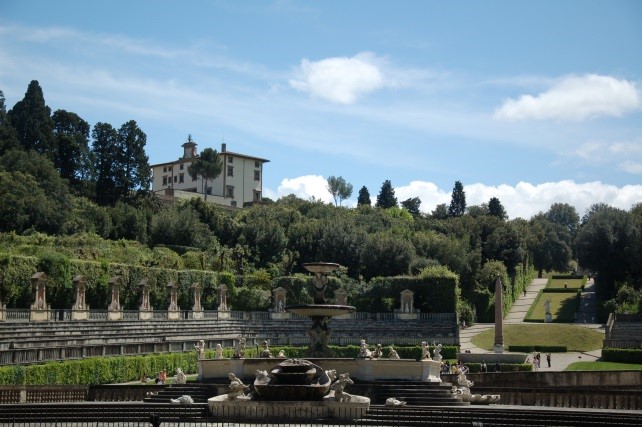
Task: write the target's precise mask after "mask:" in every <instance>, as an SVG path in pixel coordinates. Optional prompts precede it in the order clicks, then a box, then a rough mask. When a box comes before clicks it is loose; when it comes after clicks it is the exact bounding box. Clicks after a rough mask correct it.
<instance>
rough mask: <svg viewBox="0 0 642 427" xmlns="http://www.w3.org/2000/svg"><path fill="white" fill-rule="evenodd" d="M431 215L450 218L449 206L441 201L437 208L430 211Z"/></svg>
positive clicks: (437, 217)
mask: <svg viewBox="0 0 642 427" xmlns="http://www.w3.org/2000/svg"><path fill="white" fill-rule="evenodd" d="M430 216H432V217H433V218H435V219H446V218H448V207H447V206H446V204H445V203H441V204H439V205H437V206H435V209H434V210H433V211H432V212H430Z"/></svg>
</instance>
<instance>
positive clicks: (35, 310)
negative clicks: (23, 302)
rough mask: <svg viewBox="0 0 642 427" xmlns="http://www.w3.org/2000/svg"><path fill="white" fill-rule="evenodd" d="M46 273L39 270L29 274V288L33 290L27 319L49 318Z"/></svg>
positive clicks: (49, 308) (39, 319)
mask: <svg viewBox="0 0 642 427" xmlns="http://www.w3.org/2000/svg"><path fill="white" fill-rule="evenodd" d="M46 286H47V275H46V274H45V273H44V272H42V271H39V272H38V273H36V274H34V275H33V276H31V289H32V292H33V299H34V301H33V303H32V304H31V310H30V311H29V321H36V322H38V321H43V320H45V321H46V320H49V311H50V310H51V306H50V305H49V304H47V292H46Z"/></svg>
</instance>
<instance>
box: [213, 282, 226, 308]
mask: <svg viewBox="0 0 642 427" xmlns="http://www.w3.org/2000/svg"><path fill="white" fill-rule="evenodd" d="M216 292H217V297H218V309H217V310H218V311H219V312H221V311H228V308H227V286H225V284H223V283H221V285H220V286H219V287H218V288H217V289H216Z"/></svg>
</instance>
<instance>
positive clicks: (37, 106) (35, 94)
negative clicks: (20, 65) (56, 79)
mask: <svg viewBox="0 0 642 427" xmlns="http://www.w3.org/2000/svg"><path fill="white" fill-rule="evenodd" d="M7 114H8V116H9V119H10V120H11V125H12V126H13V127H14V128H15V129H16V131H17V132H18V140H19V141H20V145H21V146H22V148H23V149H24V150H27V151H28V150H35V151H37V152H38V153H40V154H45V155H46V156H47V157H49V158H50V159H52V160H53V158H54V153H55V147H54V138H53V120H51V109H50V108H49V107H47V105H45V97H44V95H43V94H42V89H41V88H40V85H39V84H38V81H37V80H32V81H31V83H29V87H28V88H27V92H26V93H25V97H24V98H23V99H22V101H18V102H17V103H16V105H14V107H13V108H12V109H11V110H9V113H7Z"/></svg>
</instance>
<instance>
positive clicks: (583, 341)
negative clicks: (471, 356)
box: [472, 323, 604, 351]
mask: <svg viewBox="0 0 642 427" xmlns="http://www.w3.org/2000/svg"><path fill="white" fill-rule="evenodd" d="M602 340H604V334H603V333H602V332H599V331H596V330H593V329H589V328H585V327H583V326H575V325H559V324H555V323H545V324H540V323H532V324H521V325H505V326H504V346H505V347H507V348H508V346H509V345H565V346H566V348H567V349H568V351H590V350H597V349H600V348H602ZM472 342H473V344H475V345H476V346H477V347H480V348H483V349H486V350H492V349H493V344H494V342H495V329H489V330H487V331H484V332H482V333H480V334H478V335H476V336H474V337H473V339H472Z"/></svg>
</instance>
